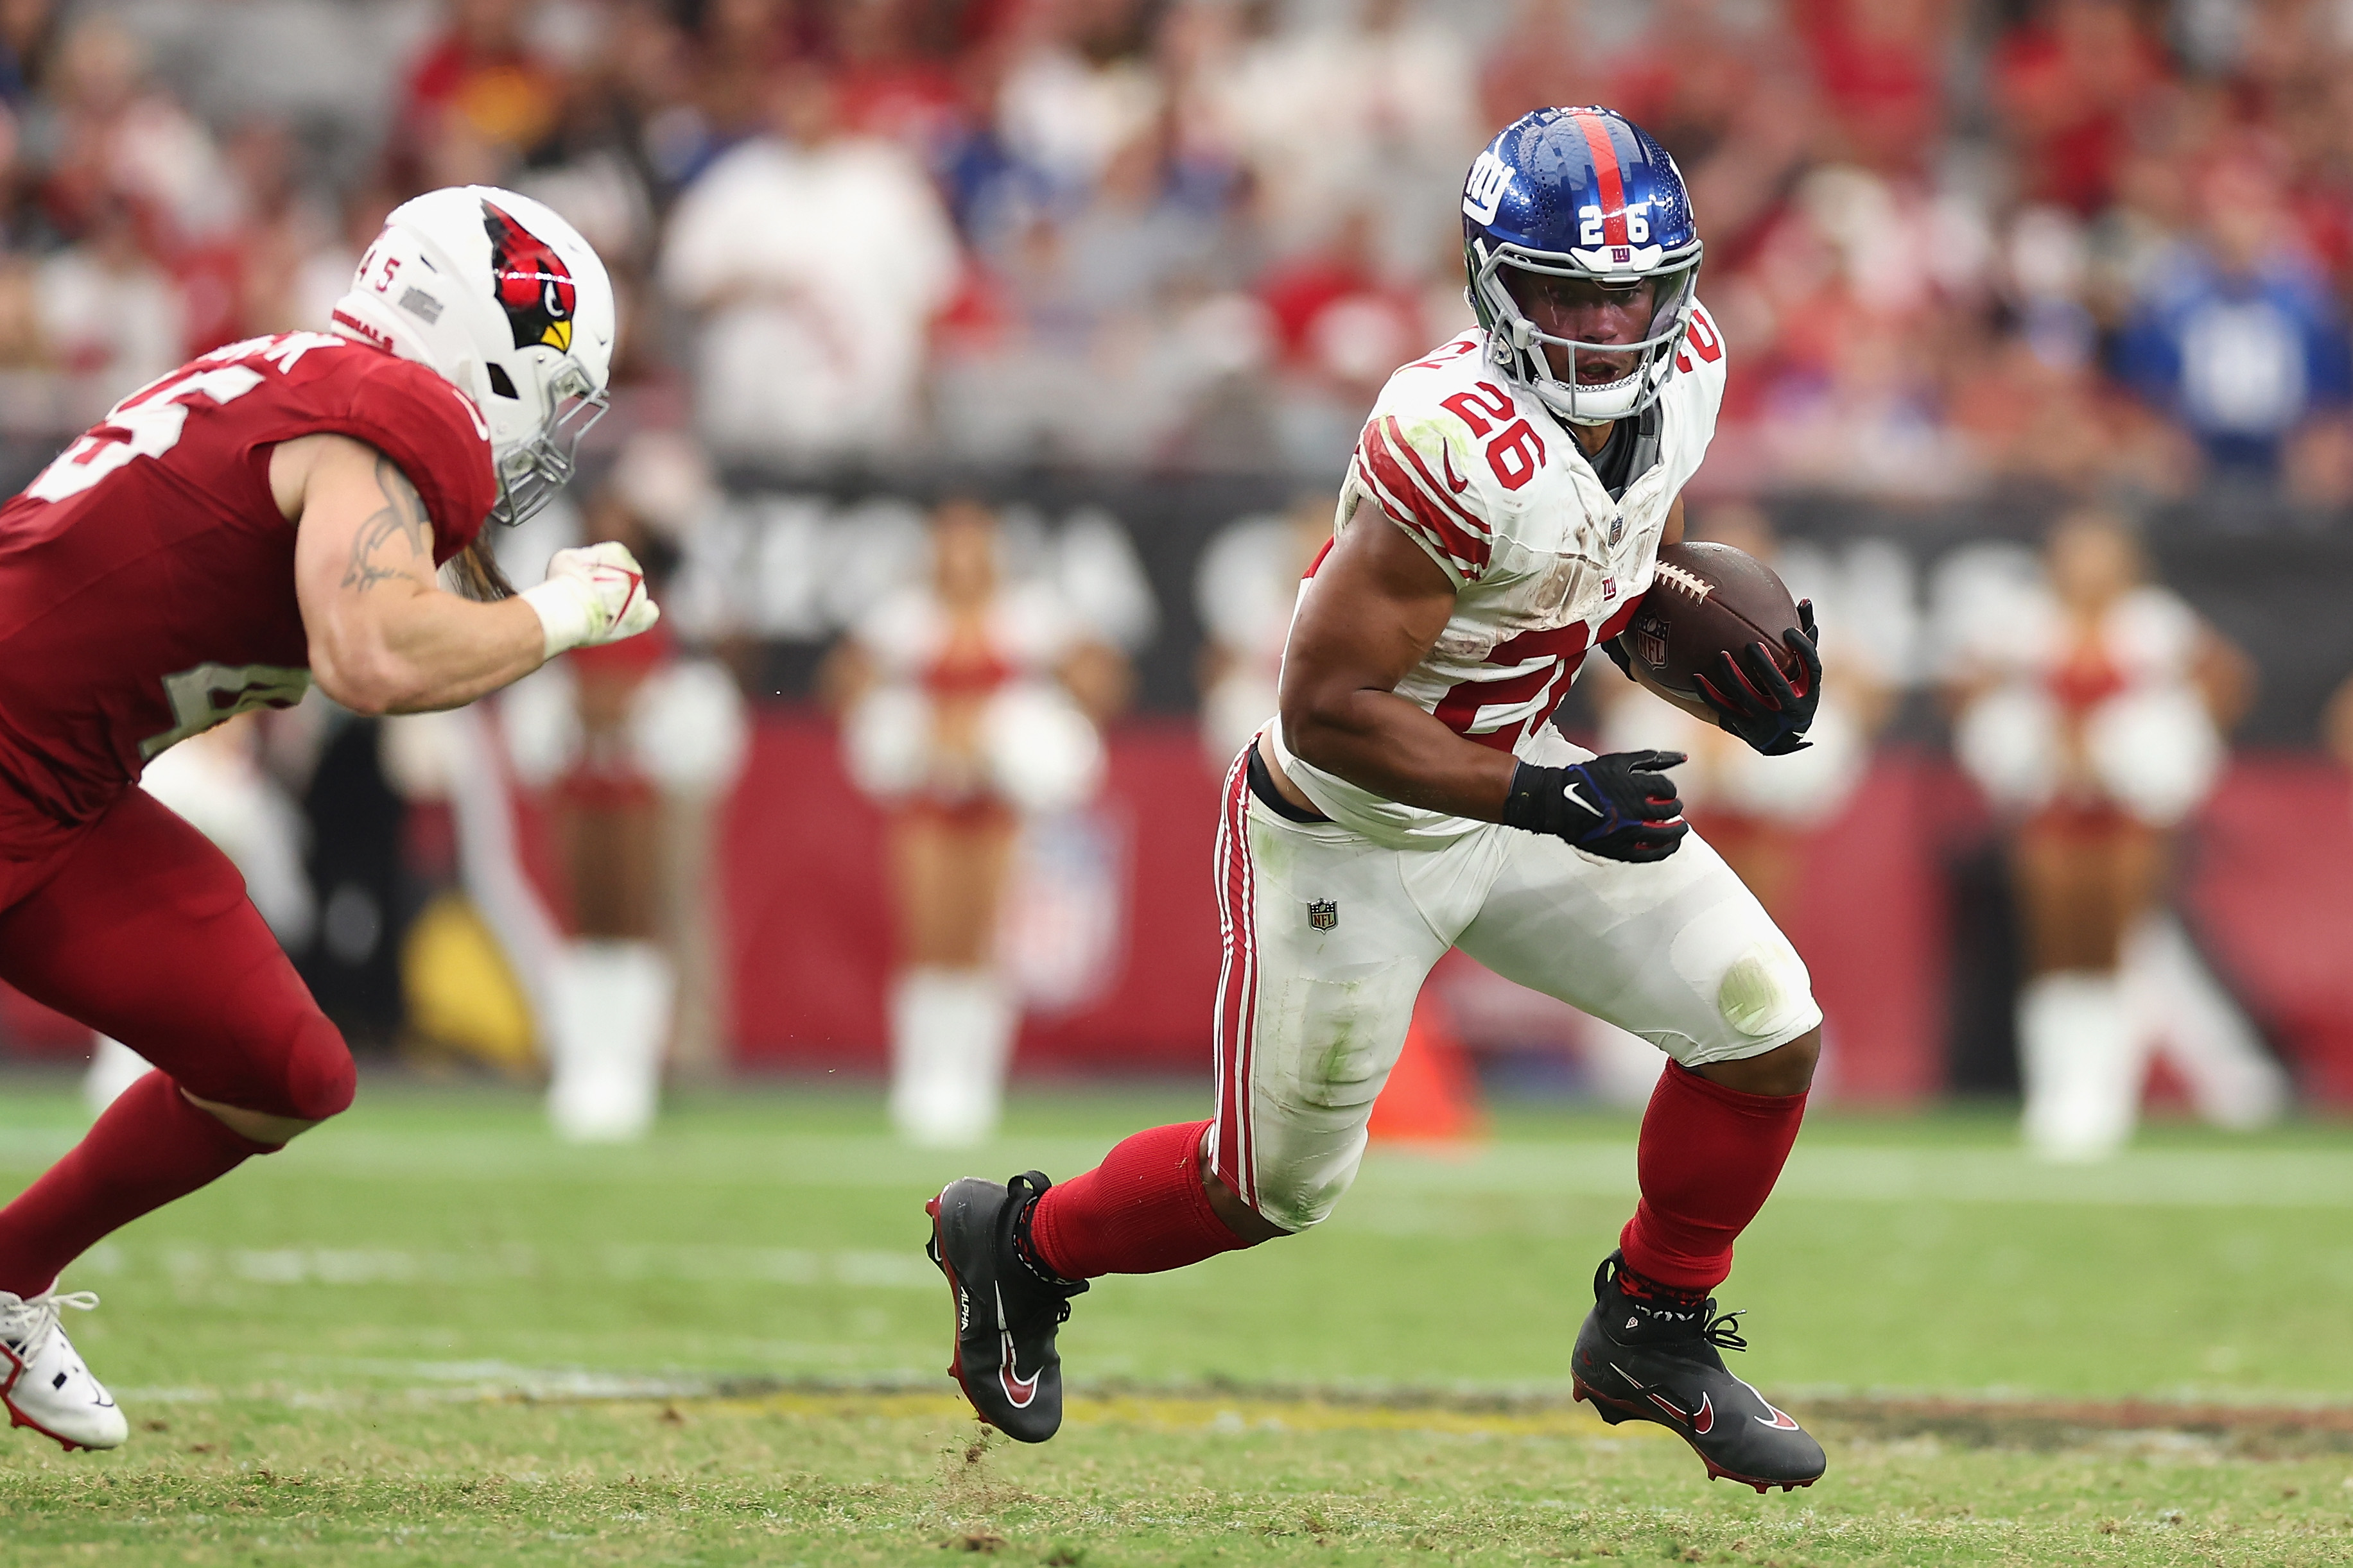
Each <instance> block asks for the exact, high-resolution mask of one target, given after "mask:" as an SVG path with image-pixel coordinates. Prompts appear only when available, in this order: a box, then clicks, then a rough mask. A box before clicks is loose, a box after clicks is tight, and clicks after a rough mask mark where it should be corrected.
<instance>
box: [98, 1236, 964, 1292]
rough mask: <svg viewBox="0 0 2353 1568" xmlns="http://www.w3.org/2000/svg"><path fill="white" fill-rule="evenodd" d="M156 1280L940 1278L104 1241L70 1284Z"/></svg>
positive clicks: (778, 1267) (784, 1252) (708, 1261)
mask: <svg viewBox="0 0 2353 1568" xmlns="http://www.w3.org/2000/svg"><path fill="white" fill-rule="evenodd" d="M134 1272H137V1273H149V1272H160V1273H164V1274H167V1275H169V1276H170V1277H171V1278H172V1279H173V1280H174V1283H176V1284H182V1285H195V1284H201V1283H204V1282H206V1281H209V1280H234V1281H237V1282H241V1283H244V1284H248V1285H290V1286H316V1285H417V1286H419V1287H422V1288H426V1289H441V1288H443V1287H444V1286H447V1285H448V1284H450V1283H452V1282H480V1281H485V1280H492V1279H537V1278H539V1277H541V1276H543V1275H545V1276H547V1277H550V1278H553V1279H566V1280H569V1279H578V1278H579V1277H580V1276H581V1275H583V1274H586V1275H587V1276H588V1277H589V1278H591V1279H599V1280H606V1281H614V1282H623V1281H632V1280H641V1279H642V1280H691V1281H694V1282H696V1283H718V1284H752V1285H792V1286H801V1285H824V1286H838V1287H844V1288H847V1289H864V1290H908V1289H925V1290H930V1289H939V1288H940V1285H941V1281H940V1273H939V1270H938V1269H936V1268H934V1267H933V1266H932V1265H931V1263H930V1262H929V1261H928V1260H926V1259H925V1258H923V1255H922V1254H921V1253H919V1252H916V1251H914V1250H913V1249H912V1248H910V1249H908V1250H906V1251H904V1252H885V1251H880V1250H876V1249H872V1248H849V1249H844V1250H836V1251H829V1252H820V1251H811V1250H807V1249H803V1248H799V1247H597V1248H594V1249H589V1250H586V1251H584V1252H572V1251H568V1250H567V1251H565V1252H564V1253H563V1254H561V1255H560V1261H558V1262H555V1263H554V1264H551V1261H550V1259H549V1258H548V1257H545V1256H543V1254H542V1253H541V1251H540V1250H539V1249H537V1248H534V1247H525V1246H522V1245H520V1244H509V1245H507V1246H503V1247H483V1248H479V1249H476V1250H473V1251H470V1252H438V1251H422V1250H414V1249H411V1248H407V1247H185V1246H171V1247H137V1246H132V1245H127V1244H124V1243H121V1242H111V1241H110V1242H100V1244H99V1245H98V1246H97V1247H93V1248H91V1249H90V1252H89V1254H88V1255H87V1256H85V1257H83V1258H81V1259H80V1260H79V1261H78V1262H76V1263H75V1264H74V1266H73V1273H74V1277H75V1278H76V1279H109V1278H112V1277H118V1276H121V1275H124V1274H129V1273H134Z"/></svg>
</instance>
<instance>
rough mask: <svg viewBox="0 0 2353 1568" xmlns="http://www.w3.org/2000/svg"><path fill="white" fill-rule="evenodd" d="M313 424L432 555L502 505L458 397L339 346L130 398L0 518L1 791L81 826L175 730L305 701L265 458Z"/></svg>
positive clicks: (246, 350)
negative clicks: (359, 459)
mask: <svg viewBox="0 0 2353 1568" xmlns="http://www.w3.org/2000/svg"><path fill="white" fill-rule="evenodd" d="M320 432H335V433H339V434H342V435H345V436H350V437H354V438H356V439H358V440H361V441H364V442H366V443H367V444H368V445H369V446H371V447H375V448H376V449H377V450H378V451H380V452H382V453H384V455H385V457H387V458H391V459H392V461H393V462H394V463H395V464H396V465H397V466H398V467H399V468H400V471H401V472H402V473H403V474H405V475H406V476H407V479H408V481H409V483H411V484H413V485H415V486H416V487H417V494H418V495H419V496H420V497H421V498H422V499H423V500H424V502H425V507H426V510H427V513H428V514H429V515H430V516H431V518H432V520H433V534H434V550H433V556H434V560H435V561H436V562H441V561H447V560H448V558H449V557H450V556H452V555H454V554H456V553H457V552H459V550H462V549H464V548H465V546H466V545H467V544H468V543H469V542H471V541H472V539H473V538H474V536H475V534H477V533H478V532H480V530H481V526H482V521H483V519H484V517H485V516H487V515H488V513H489V511H490V509H491V503H492V501H494V500H496V499H497V494H498V491H497V480H496V477H495V475H494V473H493V471H492V469H491V446H490V431H489V428H488V426H485V425H484V424H483V422H482V418H481V414H480V410H479V409H477V408H476V407H475V405H473V403H472V402H471V401H470V399H469V398H468V397H467V396H466V395H465V394H464V393H462V392H459V390H458V389H457V387H455V386H453V385H452V384H449V383H448V382H447V381H445V380H443V379H442V378H441V377H440V376H438V375H437V374H434V373H433V372H432V371H430V370H427V368H426V367H425V366H423V365H420V364H416V363H411V362H410V361H407V360H404V359H401V358H398V357H397V356H396V355H393V354H390V353H385V352H384V351H383V350H381V349H377V348H374V347H371V346H369V345H368V344H366V343H362V342H353V341H352V340H350V339H348V338H341V337H332V336H329V335H327V334H325V333H321V332H294V333H290V334H288V335H286V336H283V337H275V338H255V339H253V340H251V341H249V342H241V343H232V344H230V345H229V346H228V347H227V348H222V349H216V350H215V351H214V352H212V353H208V354H206V355H205V356H204V357H203V358H202V359H199V360H196V361H195V362H194V363H189V364H186V365H184V366H182V367H181V368H180V369H178V370H175V371H174V372H173V373H172V374H169V375H166V376H164V377H163V378H162V379H160V380H158V381H155V382H153V383H151V384H148V385H147V386H145V387H143V388H142V389H141V390H140V391H138V392H136V393H133V394H132V395H131V396H130V397H128V398H125V399H124V400H123V401H122V402H121V403H120V404H118V405H115V407H114V409H113V411H112V412H111V413H110V414H108V415H107V416H106V419H105V421H104V422H103V423H101V424H100V425H99V426H96V427H95V428H93V429H92V430H91V431H90V433H89V434H88V435H85V436H83V437H80V438H79V440H77V441H75V442H74V444H73V445H72V446H70V447H67V448H66V449H65V451H64V452H63V453H61V454H60V455H59V456H58V458H57V460H56V461H54V462H52V463H51V464H50V465H49V466H48V467H47V468H44V469H42V470H41V474H40V477H39V478H37V479H35V480H34V481H33V482H32V483H31V484H29V485H27V486H26V487H25V489H24V492H23V493H22V494H21V495H18V496H17V497H16V499H15V500H11V501H10V502H8V504H7V506H6V507H5V509H0V786H13V787H14V789H15V790H16V793H18V794H20V795H24V796H26V798H28V799H29V800H30V801H32V802H33V803H34V804H35V805H38V806H39V807H41V808H42V809H43V810H44V811H46V812H47V813H49V814H50V815H52V816H55V817H57V818H58V819H59V820H61V821H79V820H85V819H87V818H89V817H90V816H94V815H96V814H97V813H98V812H99V811H100V810H102V809H104V807H105V806H106V805H107V804H108V803H109V802H111V800H112V799H113V798H114V797H115V795H118V794H119V793H120V792H121V790H123V789H125V788H127V787H129V785H130V784H132V783H133V782H134V781H135V780H137V778H138V776H139V772H140V769H141V768H142V767H143V766H144V765H145V764H146V763H147V761H148V760H149V759H150V758H152V757H153V756H154V755H155V754H156V753H157V752H161V751H163V750H164V748H165V747H166V746H169V745H171V744H172V743H173V742H176V741H181V740H185V738H186V737H188V736H190V735H193V734H195V733H197V732H198V731H203V730H208V729H210V728H211V727H212V726H214V725H215V724H217V723H219V722H220V721H223V720H225V719H227V718H229V717H230V716H231V715H233V714H237V713H241V712H244V711H246V710H248V709H252V708H261V707H271V708H284V707H290V706H291V705H292V704H293V703H295V702H297V701H299V700H301V696H302V693H303V691H304V690H305V689H307V688H308V687H309V685H310V682H311V671H310V668H309V660H310V645H309V639H308V637H306V636H305V635H304V632H303V629H302V612H301V606H300V605H298V604H297V603H296V601H295V597H294V528H293V527H292V525H290V523H288V522H287V521H286V520H285V518H284V517H283V516H281V515H280V513H279V510H278V503H277V502H276V501H275V500H272V499H271V496H270V493H269V450H270V448H271V447H273V446H275V445H276V444H277V443H278V442H280V441H286V440H290V439H292V438H293V437H297V436H309V435H314V434H318V433H320ZM0 849H5V846H0Z"/></svg>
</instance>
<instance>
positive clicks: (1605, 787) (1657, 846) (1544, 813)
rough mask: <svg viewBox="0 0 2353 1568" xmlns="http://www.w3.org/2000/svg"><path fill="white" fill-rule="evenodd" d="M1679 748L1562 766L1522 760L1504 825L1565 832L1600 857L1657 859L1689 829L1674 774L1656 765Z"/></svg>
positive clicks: (1672, 758)
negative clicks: (1544, 766)
mask: <svg viewBox="0 0 2353 1568" xmlns="http://www.w3.org/2000/svg"><path fill="white" fill-rule="evenodd" d="M1685 760H1687V759H1685V757H1684V756H1683V753H1682V752H1609V754H1608V755H1606V756H1599V757H1595V758H1594V759H1593V760H1592V761H1590V762H1584V763H1571V764H1570V765H1568V766H1567V767H1565V768H1540V767H1535V766H1534V765H1532V764H1530V763H1521V764H1520V765H1519V766H1518V767H1517V768H1516V769H1514V771H1513V773H1512V793H1511V795H1510V796H1509V797H1508V798H1507V799H1505V801H1504V826H1507V827H1522V828H1525V829H1526V830H1527V831H1528V832H1530V833H1549V834H1551V835H1553V836H1554V837H1556V838H1565V839H1567V840H1568V842H1569V843H1571V844H1573V845H1575V846H1576V847H1577V848H1579V849H1582V850H1584V851H1586V852H1587V853H1588V854H1589V855H1599V856H1601V857H1603V858H1605V859H1610V860H1631V861H1636V862H1641V861H1644V860H1663V859H1665V858H1667V857H1668V856H1670V855H1672V854H1673V853H1674V852H1675V846H1676V845H1677V844H1679V843H1681V842H1682V841H1683V835H1684V834H1686V833H1689V832H1690V831H1691V824H1689V823H1687V822H1685V821H1684V820H1683V802H1682V801H1680V800H1678V799H1676V798H1675V781H1674V780H1672V779H1671V778H1669V777H1668V776H1667V775H1666V773H1664V772H1663V771H1662V770H1663V769H1667V768H1671V767H1673V766H1674V765H1675V764H1676V763H1681V762H1683V761H1685Z"/></svg>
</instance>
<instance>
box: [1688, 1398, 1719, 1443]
mask: <svg viewBox="0 0 2353 1568" xmlns="http://www.w3.org/2000/svg"><path fill="white" fill-rule="evenodd" d="M1692 1430H1693V1431H1694V1432H1697V1433H1699V1434H1701V1435H1702V1436H1705V1435H1706V1434H1708V1433H1710V1432H1713V1431H1715V1405H1714V1404H1713V1403H1712V1402H1711V1401H1710V1400H1709V1399H1708V1396H1707V1395H1706V1394H1701V1395H1700V1396H1699V1412H1698V1414H1696V1415H1694V1416H1693V1417H1692Z"/></svg>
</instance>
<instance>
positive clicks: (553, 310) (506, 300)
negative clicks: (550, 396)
mask: <svg viewBox="0 0 2353 1568" xmlns="http://www.w3.org/2000/svg"><path fill="white" fill-rule="evenodd" d="M482 227H483V228H484V229H485V230H487V231H488V232H489V234H490V237H491V279H493V282H494V287H493V289H492V292H493V293H494V294H496V295H497V297H498V301H499V305H500V307H501V309H503V310H505V311H506V313H507V325H508V326H510V327H512V328H513V329H514V346H515V347H517V348H519V349H527V348H529V347H531V346H532V345H533V344H534V343H545V344H546V345H547V346H548V347H550V348H553V349H556V350H558V351H560V352H562V353H571V352H572V311H573V309H574V307H575V304H576V302H577V300H578V298H579V296H578V293H577V291H576V290H575V288H574V286H573V282H572V269H571V268H568V267H566V266H565V265H564V261H563V258H561V257H559V256H557V255H556V254H555V252H554V250H552V249H550V248H549V247H548V244H547V242H546V241H545V240H543V239H542V238H540V237H538V236H537V235H535V234H533V233H532V232H531V230H529V229H527V228H525V227H523V226H522V225H521V224H519V223H517V222H515V220H514V219H513V218H512V217H509V216H507V215H506V214H505V213H503V212H501V211H500V210H499V209H498V208H497V207H495V206H492V205H491V204H490V203H488V202H484V203H483V204H482Z"/></svg>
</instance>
